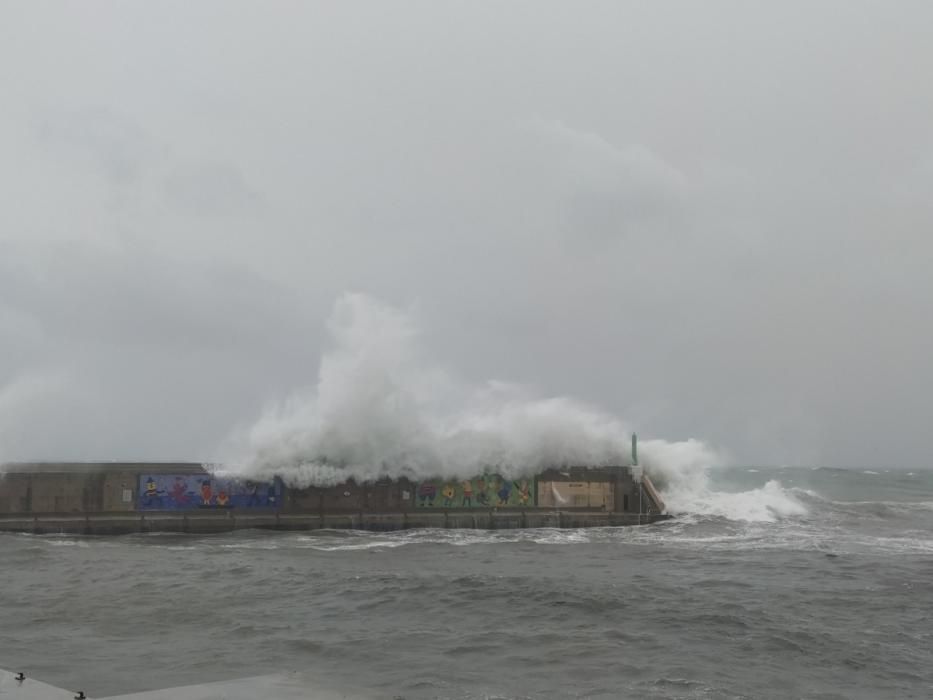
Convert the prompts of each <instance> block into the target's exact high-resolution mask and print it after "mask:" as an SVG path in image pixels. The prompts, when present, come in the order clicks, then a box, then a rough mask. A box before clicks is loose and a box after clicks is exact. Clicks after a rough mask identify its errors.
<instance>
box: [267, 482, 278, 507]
mask: <svg viewBox="0 0 933 700" xmlns="http://www.w3.org/2000/svg"><path fill="white" fill-rule="evenodd" d="M277 499H278V494H276V492H275V484H269V488H268V489H267V490H266V503H268V504H269V505H270V506H274V505H275V502H276V500H277Z"/></svg>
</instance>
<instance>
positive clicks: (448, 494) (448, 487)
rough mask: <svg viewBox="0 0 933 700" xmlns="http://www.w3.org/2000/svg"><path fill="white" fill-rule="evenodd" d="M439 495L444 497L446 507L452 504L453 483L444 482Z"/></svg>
mask: <svg viewBox="0 0 933 700" xmlns="http://www.w3.org/2000/svg"><path fill="white" fill-rule="evenodd" d="M441 495H442V496H443V497H444V506H445V507H446V508H449V507H450V506H452V505H453V502H454V485H453V484H444V488H443V489H442V490H441Z"/></svg>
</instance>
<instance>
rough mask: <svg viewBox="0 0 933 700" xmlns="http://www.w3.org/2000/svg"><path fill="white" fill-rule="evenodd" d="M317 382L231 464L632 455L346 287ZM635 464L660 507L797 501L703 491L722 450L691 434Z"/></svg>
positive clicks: (544, 464) (318, 473)
mask: <svg viewBox="0 0 933 700" xmlns="http://www.w3.org/2000/svg"><path fill="white" fill-rule="evenodd" d="M328 330H329V332H330V335H331V338H332V347H331V349H330V350H329V351H328V352H326V353H325V354H324V356H323V358H322V360H321V363H320V367H319V370H318V377H317V382H316V384H315V385H313V386H311V387H308V388H305V389H302V390H299V391H297V392H295V393H294V394H292V395H291V396H289V397H287V398H285V399H283V400H281V401H278V402H275V403H272V404H270V405H268V406H266V408H265V410H264V411H263V412H262V414H261V415H260V417H259V418H258V420H256V422H255V423H254V424H253V425H252V426H250V427H249V428H247V429H245V430H242V431H240V432H239V433H238V434H236V435H235V436H234V438H233V439H232V441H231V443H230V445H231V447H232V449H231V450H230V451H229V452H230V453H232V455H233V459H230V460H227V462H228V464H229V463H233V464H236V465H238V466H237V467H235V468H234V471H238V472H240V473H243V474H247V475H250V476H259V477H268V476H271V475H277V476H280V477H282V478H283V479H284V480H285V481H286V483H288V484H289V485H291V486H296V487H306V486H310V485H332V484H335V483H338V482H340V481H343V480H346V479H348V478H354V479H357V480H363V481H366V480H373V479H378V478H381V477H385V476H389V477H402V476H404V477H408V478H412V479H419V478H425V477H449V478H455V477H468V476H471V475H474V474H477V473H481V472H483V471H485V470H494V471H498V472H499V473H501V474H503V475H505V476H507V477H517V476H520V475H526V474H529V473H533V472H537V471H540V470H542V469H546V468H552V467H564V466H568V465H626V464H630V463H631V462H630V460H631V458H630V445H631V434H632V430H631V427H630V426H629V425H628V424H627V423H626V422H625V421H623V420H622V419H620V418H618V417H616V416H613V415H611V414H609V413H607V412H605V411H601V410H599V409H598V408H595V407H593V406H591V405H589V404H586V403H584V402H582V401H578V400H575V399H572V398H568V397H539V396H536V395H534V393H533V392H532V391H530V390H529V389H528V388H526V387H522V386H519V385H516V384H513V383H509V382H503V381H498V380H489V381H487V382H485V383H483V384H481V385H479V386H475V385H470V384H469V383H466V382H463V381H460V380H459V379H457V378H456V377H455V375H454V374H452V373H450V372H448V371H446V370H444V369H443V368H440V367H437V366H432V365H430V364H429V363H427V362H426V361H425V360H424V359H423V356H422V355H423V354H422V352H421V348H420V347H419V343H418V339H419V335H420V329H419V327H418V325H417V323H416V322H415V320H414V318H413V316H412V314H410V313H405V312H403V311H401V310H399V309H396V308H393V307H391V306H389V305H387V304H384V303H382V302H380V301H378V300H376V299H373V298H371V297H368V296H365V295H362V294H345V295H343V296H342V297H340V298H339V299H338V300H337V302H336V304H335V306H334V310H333V313H332V316H331V318H330V320H329V321H328ZM639 448H640V450H639V453H640V462H641V463H642V464H643V465H644V466H645V468H646V470H647V472H648V473H649V474H650V476H651V477H652V479H653V480H654V482H655V484H656V486H657V487H658V488H659V490H660V491H661V494H662V496H663V498H664V499H665V501H666V503H667V506H668V510H669V512H671V513H692V514H698V515H711V516H720V517H725V518H729V519H732V520H745V521H771V520H775V519H779V518H785V517H792V516H796V515H802V514H805V513H806V512H807V509H806V507H805V506H804V505H803V504H802V503H801V502H800V500H799V499H797V498H796V497H795V496H794V495H793V494H792V493H790V492H789V491H787V490H786V489H784V488H783V487H782V486H781V484H780V483H778V482H769V483H768V484H767V485H765V486H764V487H763V488H758V489H753V490H751V491H746V492H744V493H725V492H720V491H715V490H713V489H712V488H711V487H710V480H709V473H710V470H711V469H713V468H715V465H720V464H722V463H723V461H724V458H723V456H722V455H721V454H719V453H718V452H717V451H716V450H714V449H713V448H711V447H710V446H709V445H707V444H706V443H704V442H702V441H700V440H694V439H690V440H683V441H678V442H668V441H665V440H644V441H642V442H640V444H639Z"/></svg>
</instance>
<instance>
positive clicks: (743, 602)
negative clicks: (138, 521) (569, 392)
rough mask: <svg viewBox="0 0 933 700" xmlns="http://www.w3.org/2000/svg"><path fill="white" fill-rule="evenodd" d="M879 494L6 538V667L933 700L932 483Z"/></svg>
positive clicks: (601, 691)
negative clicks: (372, 526) (399, 523)
mask: <svg viewBox="0 0 933 700" xmlns="http://www.w3.org/2000/svg"><path fill="white" fill-rule="evenodd" d="M872 471H877V472H878V473H877V474H875V473H867V472H863V471H844V470H829V469H819V470H806V469H785V470H765V469H761V470H758V471H749V470H746V469H733V470H729V471H727V472H719V473H717V474H716V476H715V482H714V483H713V484H712V486H710V487H709V489H708V490H706V491H703V492H701V493H697V494H694V495H693V496H692V497H690V496H688V495H684V494H679V496H677V497H675V498H674V499H673V500H674V502H676V503H679V504H680V507H681V508H689V509H690V510H692V513H689V514H685V515H682V516H680V517H679V518H677V519H676V520H674V521H670V522H667V523H663V524H657V525H652V526H646V527H641V528H627V529H597V530H570V531H554V530H530V531H513V532H473V531H412V532H404V533H397V534H368V533H347V532H319V533H308V534H295V533H289V534H270V533H253V532H238V533H235V534H228V535H219V536H209V537H205V536H128V537H120V538H81V537H54V536H50V537H34V536H26V535H2V536H0V667H5V668H8V669H16V670H19V669H20V668H22V669H25V670H27V671H28V672H29V673H30V675H31V676H33V677H35V678H40V679H42V680H46V681H48V682H51V683H54V684H57V685H62V686H65V687H69V688H78V687H80V688H84V689H85V690H87V691H88V692H89V694H93V695H98V696H100V695H108V694H115V693H118V692H129V691H134V690H144V689H149V688H158V687H167V686H174V685H182V684H190V683H199V682H207V681H213V680H220V679H225V678H231V677H242V676H247V675H258V674H267V673H274V672H281V671H292V670H301V671H306V672H308V673H309V674H310V675H312V676H317V677H319V678H322V679H326V681H327V684H328V685H329V686H330V687H338V688H341V687H342V688H345V689H347V693H348V695H349V696H352V695H353V693H354V691H353V689H354V688H360V687H365V688H368V689H371V690H373V691H374V692H375V694H376V695H377V696H384V697H389V698H391V697H397V696H402V697H405V698H434V697H442V698H487V697H508V698H565V697H580V698H584V697H586V698H590V697H592V698H618V697H625V698H895V697H896V698H906V697H917V698H926V697H931V696H933V474H931V473H930V472H918V473H916V474H911V473H907V472H898V471H891V472H887V473H886V472H885V471H884V470H883V469H877V470H872ZM776 479H777V480H780V484H778V483H775V482H774V481H773V480H776ZM768 482H771V483H768ZM684 504H686V505H684Z"/></svg>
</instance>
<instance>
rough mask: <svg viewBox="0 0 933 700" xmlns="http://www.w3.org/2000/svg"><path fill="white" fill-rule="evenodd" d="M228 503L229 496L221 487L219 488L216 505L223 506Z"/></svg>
mask: <svg viewBox="0 0 933 700" xmlns="http://www.w3.org/2000/svg"><path fill="white" fill-rule="evenodd" d="M229 504H230V496H228V495H227V492H226V491H224V490H223V489H220V493H218V494H217V505H219V506H221V507H224V506H227V505H229Z"/></svg>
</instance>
